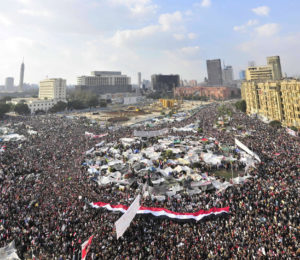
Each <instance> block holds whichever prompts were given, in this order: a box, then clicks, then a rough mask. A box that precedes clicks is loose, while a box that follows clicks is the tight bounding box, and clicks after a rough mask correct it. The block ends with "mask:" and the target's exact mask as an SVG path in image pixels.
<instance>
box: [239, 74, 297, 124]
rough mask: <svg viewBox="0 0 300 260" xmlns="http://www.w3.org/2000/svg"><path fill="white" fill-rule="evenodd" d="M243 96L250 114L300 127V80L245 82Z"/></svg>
mask: <svg viewBox="0 0 300 260" xmlns="http://www.w3.org/2000/svg"><path fill="white" fill-rule="evenodd" d="M242 98H243V99H244V100H245V101H246V103H247V113H248V114H259V115H261V116H263V117H265V118H267V119H268V120H278V121H281V122H282V124H283V125H285V126H295V127H297V128H299V129H300V81H299V80H281V81H278V80H277V81H273V80H272V81H266V82H254V81H248V82H243V84H242Z"/></svg>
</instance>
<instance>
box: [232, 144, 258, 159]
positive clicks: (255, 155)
mask: <svg viewBox="0 0 300 260" xmlns="http://www.w3.org/2000/svg"><path fill="white" fill-rule="evenodd" d="M234 140H235V145H237V146H238V147H240V148H241V149H243V150H244V151H245V152H246V153H248V154H250V155H251V156H253V157H254V158H255V159H256V160H257V161H259V162H261V160H260V158H259V157H258V155H257V154H256V153H254V152H252V151H251V150H250V149H249V148H248V147H247V146H246V145H244V144H242V143H241V142H240V141H239V140H238V139H234Z"/></svg>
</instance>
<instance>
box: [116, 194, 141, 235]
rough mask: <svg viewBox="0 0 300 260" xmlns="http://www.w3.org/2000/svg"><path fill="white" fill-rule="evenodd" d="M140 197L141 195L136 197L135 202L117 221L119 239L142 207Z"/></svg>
mask: <svg viewBox="0 0 300 260" xmlns="http://www.w3.org/2000/svg"><path fill="white" fill-rule="evenodd" d="M140 198H141V196H140V195H138V196H137V197H136V198H135V200H134V202H132V204H131V205H130V207H129V208H128V209H127V210H126V211H125V213H124V215H123V216H122V217H120V218H119V219H118V220H117V221H116V223H115V227H116V232H117V239H119V238H120V237H121V236H123V234H124V233H125V231H126V230H127V228H128V227H129V226H130V223H131V221H132V220H133V219H134V217H135V215H136V213H137V212H138V210H139V208H140Z"/></svg>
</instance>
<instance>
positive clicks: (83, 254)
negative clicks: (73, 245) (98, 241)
mask: <svg viewBox="0 0 300 260" xmlns="http://www.w3.org/2000/svg"><path fill="white" fill-rule="evenodd" d="M93 237H94V236H91V237H90V238H89V239H88V240H87V241H85V242H84V243H83V244H82V245H81V260H85V258H86V256H87V254H88V253H89V251H90V247H91V244H92V240H93Z"/></svg>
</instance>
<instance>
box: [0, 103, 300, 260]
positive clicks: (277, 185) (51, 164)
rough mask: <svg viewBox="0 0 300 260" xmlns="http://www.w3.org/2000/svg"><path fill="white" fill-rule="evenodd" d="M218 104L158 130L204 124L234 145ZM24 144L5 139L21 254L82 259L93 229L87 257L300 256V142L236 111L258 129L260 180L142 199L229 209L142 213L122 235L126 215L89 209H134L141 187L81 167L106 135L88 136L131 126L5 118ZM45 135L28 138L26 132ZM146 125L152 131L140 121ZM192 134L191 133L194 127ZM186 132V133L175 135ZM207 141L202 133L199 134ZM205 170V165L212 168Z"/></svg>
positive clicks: (13, 228) (6, 223) (7, 228)
mask: <svg viewBox="0 0 300 260" xmlns="http://www.w3.org/2000/svg"><path fill="white" fill-rule="evenodd" d="M217 118H218V110H217V105H215V104H213V105H210V106H207V107H205V108H203V109H201V110H199V111H198V112H197V113H195V114H194V115H192V116H190V117H187V118H186V119H185V120H183V121H181V122H177V121H175V122H173V123H172V124H165V125H160V126H157V127H154V128H152V129H151V130H155V129H162V128H165V127H168V128H171V127H182V126H184V125H187V124H190V123H193V122H195V121H199V122H200V124H201V127H202V129H203V134H202V135H205V136H206V137H214V138H216V139H217V140H218V141H219V142H222V143H223V144H226V145H228V146H232V145H234V137H235V135H236V134H238V130H232V131H220V129H218V128H215V127H214V125H215V122H216V120H217ZM0 124H1V125H0V126H2V125H6V126H8V127H10V128H11V129H14V130H15V132H16V133H18V134H20V135H24V136H25V137H26V140H21V141H17V142H13V141H10V142H5V143H3V142H2V143H1V144H2V145H5V146H6V150H5V152H3V153H1V154H0V184H1V186H0V189H1V190H0V194H1V196H0V247H3V246H5V245H7V244H8V243H9V242H10V241H12V240H15V243H16V247H17V249H18V255H19V257H20V258H21V259H27V258H28V259H31V257H32V255H35V256H36V258H38V259H79V258H78V257H79V256H80V246H81V244H82V243H83V242H84V241H85V240H87V239H88V238H89V237H90V236H91V235H94V239H93V241H92V246H91V248H90V252H89V254H88V257H87V259H208V258H211V259H269V258H273V259H295V258H296V257H299V256H300V254H299V253H300V250H299V229H300V226H299V219H300V218H299V217H300V216H299V197H298V192H299V188H300V185H299V173H300V140H299V139H297V138H295V137H292V136H290V135H288V134H286V132H285V131H284V129H279V130H276V129H273V128H272V127H270V126H269V125H267V124H265V123H262V122H260V121H258V120H257V119H253V118H251V117H248V116H247V115H245V114H243V113H239V112H234V113H233V115H232V119H231V121H230V122H229V126H230V127H232V129H238V127H240V126H243V128H244V129H246V130H248V131H251V135H249V136H244V137H241V141H242V142H243V143H244V144H245V145H247V146H248V147H249V148H250V149H252V150H253V151H255V152H256V153H257V154H258V156H259V157H260V158H261V160H262V162H261V163H259V164H257V165H256V168H254V169H252V170H251V175H252V176H253V178H251V179H249V180H248V181H247V182H246V183H244V184H243V185H235V186H232V187H230V188H228V189H227V190H225V191H224V192H222V193H216V192H205V193H203V194H198V195H193V196H189V195H183V196H181V198H180V199H178V198H170V199H168V200H166V201H163V202H159V201H155V200H151V199H150V198H147V199H143V200H142V201H141V204H142V205H145V206H153V207H164V208H167V209H170V210H173V211H181V212H193V211H196V210H200V209H209V208H211V207H226V206H229V207H230V213H229V214H226V215H222V216H218V217H214V218H210V219H207V220H203V221H199V222H197V223H195V222H183V223H179V222H176V221H171V220H169V219H161V218H154V217H151V216H141V215H138V216H136V217H135V219H134V221H133V222H132V224H131V226H130V228H129V229H128V230H127V231H126V233H125V234H124V236H123V237H122V238H120V239H119V240H117V239H116V234H115V231H114V222H115V221H116V220H117V219H118V218H119V217H120V215H121V214H120V213H117V214H116V213H111V212H108V211H106V210H105V209H94V208H91V207H90V206H89V204H88V202H97V201H103V202H107V203H111V204H125V205H129V204H130V203H131V202H132V198H134V197H135V196H136V194H137V190H133V189H126V190H124V191H122V190H118V189H117V188H115V187H114V186H112V185H106V186H104V187H100V186H99V185H98V184H97V183H96V182H93V181H90V179H89V178H88V173H87V171H86V167H85V166H83V165H82V163H83V162H84V159H85V151H87V150H89V149H90V148H91V147H93V146H94V145H95V144H96V143H97V142H99V140H98V139H91V138H87V137H86V136H85V134H84V133H85V132H86V131H88V132H92V133H95V134H98V135H100V134H103V133H107V132H108V133H109V135H107V136H105V137H102V138H101V140H105V141H106V142H107V143H109V142H114V141H116V140H118V139H119V138H123V137H132V135H133V128H129V127H126V128H125V127H123V128H119V129H117V130H108V129H105V128H102V129H100V128H99V126H97V125H93V124H90V123H89V122H88V121H86V120H84V119H70V118H66V117H59V116H55V115H52V116H50V115H49V116H38V117H31V118H30V119H28V118H21V117H20V118H12V119H8V120H6V121H5V122H1V123H0ZM29 128H30V129H33V130H35V131H37V134H29V133H28V129H29ZM138 129H140V130H141V129H145V127H142V126H140V127H138ZM190 134H192V133H190ZM176 135H178V136H184V135H186V133H183V132H182V133H180V132H176ZM194 135H195V136H196V137H195V138H197V136H198V137H199V138H200V136H199V134H198V133H197V134H194ZM205 170H206V168H205Z"/></svg>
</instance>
